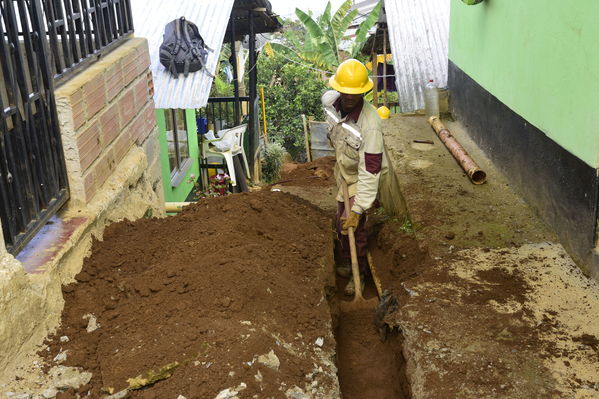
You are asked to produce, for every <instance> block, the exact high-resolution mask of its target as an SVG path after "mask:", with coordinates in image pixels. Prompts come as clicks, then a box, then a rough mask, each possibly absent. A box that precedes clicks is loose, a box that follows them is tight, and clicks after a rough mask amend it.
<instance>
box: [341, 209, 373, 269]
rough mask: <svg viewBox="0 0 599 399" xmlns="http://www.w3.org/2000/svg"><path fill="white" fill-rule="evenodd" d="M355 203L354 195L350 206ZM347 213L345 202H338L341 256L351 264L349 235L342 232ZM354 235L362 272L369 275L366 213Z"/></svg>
mask: <svg viewBox="0 0 599 399" xmlns="http://www.w3.org/2000/svg"><path fill="white" fill-rule="evenodd" d="M353 203H354V197H351V198H350V199H349V206H350V208H351V206H352V205H353ZM346 217H347V215H346V214H345V204H344V203H343V202H337V223H336V226H337V238H338V239H339V242H340V243H341V257H342V258H343V261H344V262H347V263H349V264H351V252H350V249H349V237H348V236H347V235H345V234H342V233H341V230H342V227H343V220H341V219H342V218H343V219H345V218H346ZM354 237H355V238H356V252H357V253H358V263H359V265H360V273H361V274H365V275H367V274H368V272H369V271H370V270H369V267H368V259H367V257H366V251H367V246H368V236H367V234H366V215H365V214H363V215H362V216H361V217H360V222H359V223H358V227H357V228H356V229H355V230H354Z"/></svg>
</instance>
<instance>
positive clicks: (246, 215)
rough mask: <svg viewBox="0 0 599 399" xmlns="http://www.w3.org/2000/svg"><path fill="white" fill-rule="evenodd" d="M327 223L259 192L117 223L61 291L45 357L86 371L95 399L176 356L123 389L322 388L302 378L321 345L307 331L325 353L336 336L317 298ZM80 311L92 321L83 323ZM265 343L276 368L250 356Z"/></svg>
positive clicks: (296, 204)
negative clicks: (91, 326) (152, 375)
mask: <svg viewBox="0 0 599 399" xmlns="http://www.w3.org/2000/svg"><path fill="white" fill-rule="evenodd" d="M330 225H331V222H330V219H329V218H327V217H326V216H325V215H324V214H323V213H322V212H321V211H320V210H319V209H317V208H316V207H314V206H312V205H310V204H309V203H307V202H305V201H303V200H300V199H298V198H297V197H293V196H291V195H288V194H285V193H271V192H266V191H263V192H256V193H252V194H240V195H232V196H228V197H224V198H215V199H211V200H206V201H203V202H201V203H198V204H195V205H192V206H190V207H188V208H186V209H185V210H184V212H183V213H182V214H180V215H178V216H174V217H169V218H166V219H151V220H149V219H145V220H139V221H136V222H121V223H117V224H114V225H112V226H110V227H109V228H107V230H106V232H105V235H104V240H103V241H97V242H95V243H94V245H93V253H92V254H91V256H90V257H89V258H87V259H86V260H85V262H84V266H83V270H82V271H81V273H79V274H78V275H77V277H76V279H77V283H76V284H70V285H68V286H65V287H64V289H63V292H64V297H65V308H64V312H63V316H62V326H61V327H60V330H59V331H58V332H57V333H56V335H55V337H54V339H53V340H51V341H50V342H49V346H50V348H51V351H50V352H49V353H48V355H47V359H48V360H50V359H52V358H53V357H54V356H55V355H56V354H57V353H59V350H62V351H66V353H67V360H66V361H65V362H64V363H63V364H65V365H68V366H77V367H82V368H84V369H85V370H88V371H91V372H92V373H93V377H92V380H91V382H90V384H89V385H88V386H85V387H83V388H82V389H80V391H79V394H80V395H82V396H83V395H86V394H87V392H88V391H89V392H90V395H91V397H93V398H99V397H103V395H106V394H107V392H113V391H114V392H116V391H119V390H121V389H123V388H125V387H127V379H128V378H132V377H136V376H138V375H140V374H144V373H146V372H148V371H150V370H157V369H159V368H160V367H162V366H165V365H167V364H170V363H172V362H178V363H179V366H178V367H177V368H176V370H175V372H174V374H173V376H172V377H170V378H168V379H166V380H163V381H160V382H158V383H156V384H155V385H153V386H151V387H148V388H146V389H142V390H137V391H134V392H133V393H132V395H131V397H132V398H175V397H177V396H178V395H184V396H185V397H186V398H188V399H192V398H198V399H200V398H201V399H206V398H214V397H215V396H216V395H217V394H218V393H219V392H220V391H221V390H223V389H225V388H229V387H236V386H238V385H239V383H241V382H244V383H245V384H247V389H245V390H244V391H243V396H244V397H253V395H258V394H259V395H260V397H272V398H284V397H285V393H284V392H285V390H286V389H288V388H291V387H293V386H298V387H302V388H303V387H304V386H305V385H306V384H309V383H312V382H314V384H315V386H317V387H320V389H324V390H326V386H324V385H326V384H330V383H331V379H330V378H328V379H327V376H325V375H324V373H323V372H322V370H321V371H320V372H316V373H315V374H314V375H313V376H312V377H310V378H308V379H307V376H309V375H310V374H311V373H312V372H313V371H314V370H313V369H314V364H315V359H317V358H318V356H319V354H320V353H322V351H321V350H320V348H316V347H315V345H314V342H315V341H316V339H317V338H319V337H321V338H324V346H323V349H325V350H330V351H332V350H333V348H334V345H335V342H334V340H333V339H332V337H331V336H330V329H331V326H330V313H329V309H328V306H327V303H326V300H323V298H324V289H325V285H326V281H325V279H326V276H325V274H326V273H325V267H324V266H323V264H324V258H325V256H326V255H327V254H332V247H331V230H330ZM304 238H309V239H304ZM329 275H330V274H329ZM86 314H92V315H94V316H95V317H96V318H97V322H98V324H99V328H98V329H97V330H95V331H93V332H87V331H86V327H87V326H88V320H86V319H84V318H83V317H84V315H86ZM61 336H68V338H69V341H68V342H64V343H61V342H59V341H58V338H59V337H61ZM287 344H289V345H290V346H289V345H287ZM285 347H293V348H294V350H287V349H285ZM271 350H273V351H274V353H275V354H276V356H277V357H278V359H279V361H280V367H279V370H274V369H272V368H269V367H267V366H265V365H263V364H260V363H259V362H258V361H257V357H258V356H259V355H264V354H267V353H268V352H269V351H271ZM50 362H51V361H50ZM316 363H318V364H322V362H318V361H316ZM325 372H326V370H325ZM260 375H261V377H260ZM257 376H258V377H257ZM260 379H262V381H259V380H260ZM61 395H62V396H61V397H62V398H66V397H75V396H74V392H71V393H66V394H64V393H63V394H61Z"/></svg>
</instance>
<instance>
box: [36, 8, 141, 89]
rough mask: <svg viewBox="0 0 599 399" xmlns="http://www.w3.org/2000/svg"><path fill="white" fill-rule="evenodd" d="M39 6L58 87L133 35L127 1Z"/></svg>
mask: <svg viewBox="0 0 599 399" xmlns="http://www.w3.org/2000/svg"><path fill="white" fill-rule="evenodd" d="M31 1H35V0H31ZM42 4H43V8H44V14H45V17H46V18H45V19H46V23H47V26H46V31H47V34H48V39H49V42H50V50H51V51H52V56H53V60H54V62H53V63H52V72H53V75H54V77H55V79H57V82H58V83H60V82H61V81H62V80H64V79H65V78H67V77H68V76H69V75H70V73H71V72H72V71H75V70H76V69H79V68H78V67H79V66H80V65H81V64H85V63H88V62H91V61H93V60H94V59H96V58H97V57H98V56H99V55H100V54H102V53H103V52H106V51H109V50H110V49H111V48H112V47H114V46H117V45H118V44H120V42H121V41H122V40H123V39H126V38H127V37H128V36H129V35H130V34H131V33H133V17H132V15H131V3H130V1H129V0H42Z"/></svg>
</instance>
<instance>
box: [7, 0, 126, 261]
mask: <svg viewBox="0 0 599 399" xmlns="http://www.w3.org/2000/svg"><path fill="white" fill-rule="evenodd" d="M0 25H1V27H2V36H1V37H0V83H1V84H0V221H1V225H2V232H3V235H4V243H5V245H6V248H7V250H8V251H9V252H10V253H12V254H16V253H18V252H19V251H20V250H21V249H22V248H23V247H24V246H25V244H27V242H28V241H29V240H30V239H31V238H32V237H33V236H34V235H35V233H36V232H37V231H38V230H39V229H40V228H41V227H42V226H43V225H44V224H45V223H46V222H47V221H48V219H49V218H50V217H51V216H52V215H54V214H55V213H56V212H57V211H58V209H59V208H60V207H61V206H62V205H63V204H64V203H65V202H66V201H67V199H68V198H69V192H68V182H67V176H66V167H65V162H64V154H63V148H62V143H61V136H60V129H59V124H58V117H57V112H56V104H55V99H54V86H55V84H56V82H60V81H64V79H66V78H67V77H68V76H70V75H71V74H72V73H75V72H77V71H79V70H80V69H81V68H82V67H84V66H85V65H86V64H87V63H89V62H92V61H93V60H95V59H96V58H97V57H98V56H99V55H100V54H102V53H103V52H105V51H107V50H109V49H110V48H111V47H114V46H116V45H118V44H119V43H120V42H121V40H122V39H125V38H126V37H127V36H129V34H130V33H132V32H133V23H132V18H131V9H130V4H129V0H0Z"/></svg>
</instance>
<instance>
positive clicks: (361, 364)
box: [336, 309, 410, 399]
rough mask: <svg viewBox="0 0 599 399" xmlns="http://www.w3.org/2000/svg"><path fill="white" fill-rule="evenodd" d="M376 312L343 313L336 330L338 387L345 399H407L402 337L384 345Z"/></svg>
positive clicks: (395, 336) (396, 335)
mask: <svg viewBox="0 0 599 399" xmlns="http://www.w3.org/2000/svg"><path fill="white" fill-rule="evenodd" d="M373 313H374V311H373V309H360V310H354V311H351V312H342V313H341V314H340V317H339V325H338V327H337V334H336V338H337V345H338V367H339V374H338V375H339V384H340V385H341V392H342V393H343V399H380V398H385V399H407V398H409V397H410V396H409V387H408V385H407V380H406V376H405V371H406V370H405V360H404V358H403V355H402V353H401V337H400V336H399V335H398V334H394V335H393V336H389V337H388V338H387V340H386V341H385V342H381V340H380V338H379V335H378V332H377V329H376V328H375V325H374V322H373Z"/></svg>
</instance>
